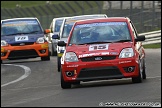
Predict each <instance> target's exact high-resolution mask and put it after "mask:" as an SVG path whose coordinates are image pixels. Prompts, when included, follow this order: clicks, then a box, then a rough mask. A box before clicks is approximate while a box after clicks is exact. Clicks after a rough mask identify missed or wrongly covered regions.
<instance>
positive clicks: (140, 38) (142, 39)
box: [135, 35, 145, 42]
mask: <svg viewBox="0 0 162 108" xmlns="http://www.w3.org/2000/svg"><path fill="white" fill-rule="evenodd" d="M144 40H145V36H144V35H141V36H137V38H136V39H135V41H136V42H137V41H144Z"/></svg>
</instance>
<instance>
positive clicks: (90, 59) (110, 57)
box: [81, 56, 116, 62]
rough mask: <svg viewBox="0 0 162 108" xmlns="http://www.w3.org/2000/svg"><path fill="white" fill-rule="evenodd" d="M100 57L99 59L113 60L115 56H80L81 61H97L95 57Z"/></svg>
mask: <svg viewBox="0 0 162 108" xmlns="http://www.w3.org/2000/svg"><path fill="white" fill-rule="evenodd" d="M97 57H100V58H101V60H113V59H115V58H116V56H93V57H85V58H81V61H82V62H89V61H99V60H95V58H97Z"/></svg>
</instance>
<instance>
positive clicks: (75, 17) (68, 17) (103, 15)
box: [65, 14, 107, 19]
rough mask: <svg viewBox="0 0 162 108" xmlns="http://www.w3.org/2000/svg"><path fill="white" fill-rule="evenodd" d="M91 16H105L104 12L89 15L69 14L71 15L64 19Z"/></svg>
mask: <svg viewBox="0 0 162 108" xmlns="http://www.w3.org/2000/svg"><path fill="white" fill-rule="evenodd" d="M91 16H92V17H93V16H104V17H107V15H106V14H91V15H78V16H71V17H66V18H65V19H74V18H80V17H91Z"/></svg>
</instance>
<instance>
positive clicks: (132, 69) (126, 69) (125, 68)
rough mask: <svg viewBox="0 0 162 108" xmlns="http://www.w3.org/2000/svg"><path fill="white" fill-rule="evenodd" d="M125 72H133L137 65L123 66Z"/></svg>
mask: <svg viewBox="0 0 162 108" xmlns="http://www.w3.org/2000/svg"><path fill="white" fill-rule="evenodd" d="M123 68H124V70H125V72H133V71H134V69H135V66H129V67H123Z"/></svg>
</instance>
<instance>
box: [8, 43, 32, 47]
mask: <svg viewBox="0 0 162 108" xmlns="http://www.w3.org/2000/svg"><path fill="white" fill-rule="evenodd" d="M21 44H23V45H33V44H34V42H22V43H13V44H10V45H11V46H23V45H21Z"/></svg>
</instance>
